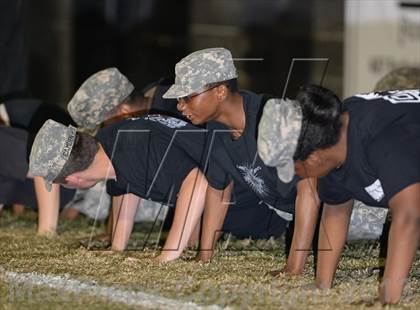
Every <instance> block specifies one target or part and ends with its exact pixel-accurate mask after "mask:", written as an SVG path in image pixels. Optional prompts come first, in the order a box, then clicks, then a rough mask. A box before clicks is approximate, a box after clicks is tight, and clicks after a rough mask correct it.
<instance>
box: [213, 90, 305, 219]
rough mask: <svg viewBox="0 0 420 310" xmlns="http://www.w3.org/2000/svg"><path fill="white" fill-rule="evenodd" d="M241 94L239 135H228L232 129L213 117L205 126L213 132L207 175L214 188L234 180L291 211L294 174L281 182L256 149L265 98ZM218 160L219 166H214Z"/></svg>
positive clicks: (222, 186)
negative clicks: (242, 117)
mask: <svg viewBox="0 0 420 310" xmlns="http://www.w3.org/2000/svg"><path fill="white" fill-rule="evenodd" d="M240 94H241V96H242V98H243V107H244V111H245V117H246V124H245V128H244V131H243V132H242V135H241V136H240V138H239V139H237V140H233V139H232V138H231V130H229V128H227V127H226V126H225V125H223V124H221V123H218V122H215V121H212V122H209V123H208V124H207V128H208V129H209V130H211V131H212V132H213V141H212V142H213V143H212V148H211V150H210V154H211V155H210V162H209V170H208V171H207V174H206V176H207V179H208V182H209V184H210V185H211V186H212V187H214V188H216V189H219V190H220V189H224V188H225V187H226V186H227V185H228V184H229V182H230V180H234V181H235V182H236V183H238V182H239V183H240V184H242V185H243V186H246V187H247V188H249V189H250V190H252V191H253V192H254V193H255V194H256V195H257V196H258V197H259V198H260V199H261V200H262V201H263V202H264V203H265V204H267V205H269V206H271V207H274V208H276V209H279V210H282V211H285V212H288V213H294V202H295V198H296V182H297V180H298V178H297V177H295V178H294V179H293V181H292V182H290V183H283V182H281V181H280V179H279V178H278V175H277V171H276V168H274V167H268V166H266V165H265V164H264V163H263V161H262V160H261V158H260V157H259V155H258V152H257V128H258V123H259V120H260V117H261V111H262V108H263V106H264V103H265V100H264V96H263V95H257V94H255V93H252V92H248V91H241V92H240ZM213 162H215V163H217V164H218V165H219V166H220V168H219V169H217V167H216V168H215V167H213V166H212V163H213Z"/></svg>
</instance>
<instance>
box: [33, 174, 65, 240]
mask: <svg viewBox="0 0 420 310" xmlns="http://www.w3.org/2000/svg"><path fill="white" fill-rule="evenodd" d="M34 186H35V194H36V200H37V203H38V234H40V235H50V234H55V233H56V230H57V222H58V213H59V209H60V185H58V184H52V189H51V192H48V191H47V190H46V188H45V182H44V179H43V178H41V177H34Z"/></svg>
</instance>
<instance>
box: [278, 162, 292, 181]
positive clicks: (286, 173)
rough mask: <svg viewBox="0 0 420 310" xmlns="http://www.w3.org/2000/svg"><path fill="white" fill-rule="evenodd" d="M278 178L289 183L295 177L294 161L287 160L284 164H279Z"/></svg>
mask: <svg viewBox="0 0 420 310" xmlns="http://www.w3.org/2000/svg"><path fill="white" fill-rule="evenodd" d="M276 169H277V176H278V177H279V179H280V180H281V181H282V182H284V183H289V182H291V181H292V180H293V177H294V176H295V163H294V161H293V159H291V158H290V159H289V160H286V161H285V162H284V163H283V164H279V165H278V166H277V167H276Z"/></svg>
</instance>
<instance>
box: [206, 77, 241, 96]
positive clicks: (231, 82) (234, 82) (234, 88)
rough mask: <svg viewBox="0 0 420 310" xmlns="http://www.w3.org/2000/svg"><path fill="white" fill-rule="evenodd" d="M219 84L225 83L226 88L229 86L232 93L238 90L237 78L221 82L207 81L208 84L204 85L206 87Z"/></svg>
mask: <svg viewBox="0 0 420 310" xmlns="http://www.w3.org/2000/svg"><path fill="white" fill-rule="evenodd" d="M219 85H226V86H227V88H229V90H230V91H231V92H232V93H236V92H237V91H238V79H237V78H234V79H230V80H226V81H222V82H214V83H209V84H207V85H206V88H211V87H216V86H219Z"/></svg>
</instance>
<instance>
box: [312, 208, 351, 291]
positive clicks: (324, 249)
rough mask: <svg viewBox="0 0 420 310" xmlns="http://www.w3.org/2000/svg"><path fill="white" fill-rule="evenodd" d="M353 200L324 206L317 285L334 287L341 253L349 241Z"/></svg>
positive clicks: (319, 286)
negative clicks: (348, 233)
mask: <svg viewBox="0 0 420 310" xmlns="http://www.w3.org/2000/svg"><path fill="white" fill-rule="evenodd" d="M352 210H353V200H349V201H347V202H345V203H343V204H340V205H328V204H325V205H324V210H323V212H322V218H321V226H320V231H319V243H318V265H317V273H316V285H317V287H318V288H330V287H331V286H332V283H333V280H334V275H335V271H336V270H337V266H338V262H339V260H340V256H341V252H342V251H343V247H344V244H345V243H346V239H347V232H348V228H349V224H350V217H351V212H352Z"/></svg>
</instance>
